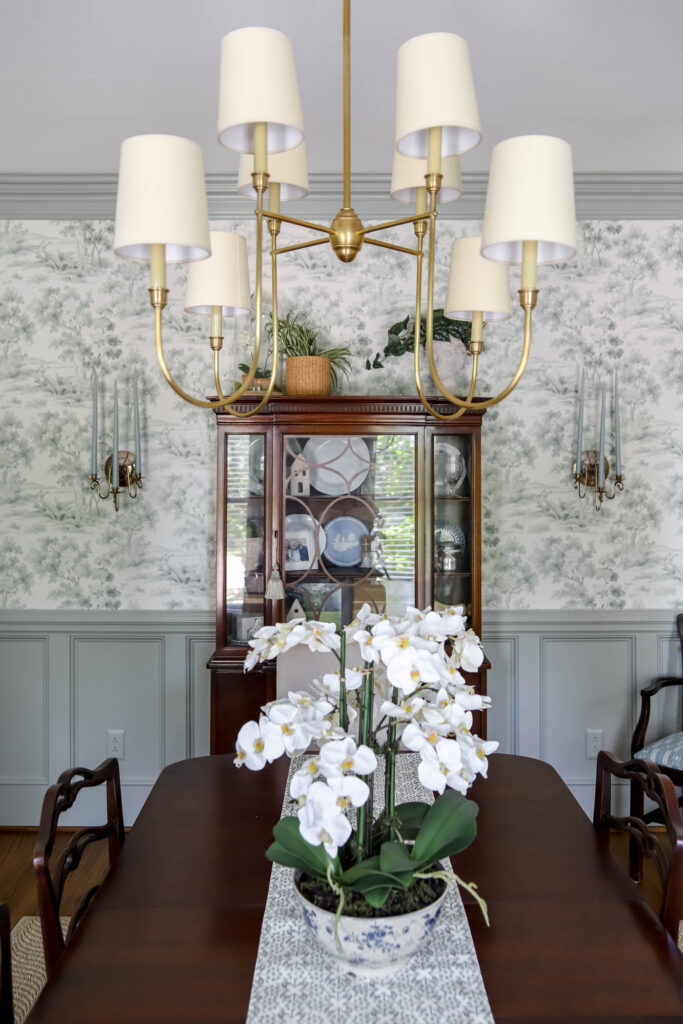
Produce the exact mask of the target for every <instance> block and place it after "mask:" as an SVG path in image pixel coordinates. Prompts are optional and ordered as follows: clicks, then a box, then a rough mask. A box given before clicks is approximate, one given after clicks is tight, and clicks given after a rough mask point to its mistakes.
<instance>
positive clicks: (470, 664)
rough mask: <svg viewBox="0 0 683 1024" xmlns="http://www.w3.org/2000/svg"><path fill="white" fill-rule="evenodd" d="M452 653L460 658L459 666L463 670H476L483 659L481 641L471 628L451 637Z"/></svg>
mask: <svg viewBox="0 0 683 1024" xmlns="http://www.w3.org/2000/svg"><path fill="white" fill-rule="evenodd" d="M453 653H454V655H456V656H457V657H458V659H459V660H460V667H461V668H462V669H463V671H464V672H476V671H477V669H478V668H479V666H480V665H481V663H482V661H483V660H484V652H483V651H482V649H481V641H480V640H479V637H478V636H477V634H476V633H475V632H474V630H472V629H468V630H467V632H466V633H465V634H463V635H462V636H457V637H454V638H453Z"/></svg>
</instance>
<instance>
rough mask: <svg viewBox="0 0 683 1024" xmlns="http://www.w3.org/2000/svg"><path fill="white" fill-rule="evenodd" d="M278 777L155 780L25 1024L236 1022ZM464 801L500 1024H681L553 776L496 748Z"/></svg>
mask: <svg viewBox="0 0 683 1024" xmlns="http://www.w3.org/2000/svg"><path fill="white" fill-rule="evenodd" d="M287 767H288V762H287V761H286V759H283V760H282V761H281V762H277V763H276V764H273V765H271V766H270V767H269V768H266V769H265V770H264V771H262V772H256V773H252V772H249V771H247V770H245V769H243V770H241V771H240V772H239V773H238V772H237V770H236V769H234V768H233V766H232V758H230V757H210V758H209V757H207V758H197V759H194V760H191V761H181V762H179V763H178V764H174V765H170V766H169V767H168V768H166V769H165V770H164V771H163V772H162V774H161V776H160V777H159V779H158V781H157V783H156V785H155V786H154V789H153V790H152V793H151V794H150V796H149V798H148V800H147V802H146V804H145V806H144V807H143V809H142V811H141V813H140V815H139V817H138V819H137V821H136V823H135V826H134V827H133V830H132V831H131V833H130V834H129V836H128V838H127V841H126V844H125V846H124V849H123V851H122V855H121V860H120V863H119V866H118V868H117V869H116V871H115V872H114V873H112V875H110V877H109V879H108V881H107V883H106V884H105V886H104V887H103V888H102V890H101V892H100V894H99V895H98V897H97V898H96V900H95V902H94V904H93V906H92V909H91V910H90V912H89V914H88V916H87V918H86V919H85V921H84V922H83V924H82V925H81V927H80V928H79V929H78V931H77V932H76V934H75V936H74V938H73V939H72V941H71V943H70V945H69V947H68V948H67V950H66V952H65V954H64V955H63V957H62V959H61V961H60V963H59V965H58V968H57V970H56V972H55V974H54V975H53V977H52V978H51V979H50V981H49V982H48V984H47V986H46V987H45V989H44V991H43V993H42V995H41V997H40V999H39V1000H38V1002H37V1003H36V1006H35V1007H34V1009H33V1011H32V1013H31V1016H30V1018H29V1019H30V1021H31V1022H32V1024H35V1022H38V1021H51V1022H57V1021H60V1022H61V1021H63V1022H67V1021H68V1022H69V1024H80V1022H83V1024H86V1022H87V1024H98V1022H107V1024H112V1022H117V1024H119V1022H164V1024H172V1022H185V1024H190V1022H193V1024H194V1022H202V1024H204V1022H209V1021H222V1022H232V1021H243V1020H244V1019H245V1017H246V1012H247V1007H248V1003H249V993H250V988H251V978H252V972H253V968H254V962H255V958H256V951H257V947H258V940H259V931H260V926H261V918H262V915H263V907H264V904H265V899H266V895H267V891H268V879H269V875H270V864H269V863H268V861H266V859H265V857H264V856H263V851H264V850H265V849H266V846H267V845H268V843H269V841H270V836H271V829H272V826H273V824H274V823H275V821H276V820H277V818H278V816H279V812H280V807H281V804H282V795H283V789H284V782H285V777H286V771H287ZM472 796H473V797H474V798H475V799H476V800H477V802H478V803H479V805H480V814H479V834H478V836H477V839H476V840H475V842H474V844H473V845H472V846H471V847H470V848H469V850H466V851H465V852H464V853H462V854H460V855H459V856H458V857H457V858H455V859H454V865H455V868H456V871H457V872H458V874H459V875H460V876H461V877H462V878H465V879H467V880H472V881H476V882H477V884H478V885H479V888H480V891H481V893H482V894H483V896H484V897H485V899H486V900H487V902H488V906H489V913H490V916H491V927H490V928H488V929H487V927H486V925H485V924H484V923H483V921H482V919H481V915H480V913H479V910H478V908H477V907H476V906H475V905H474V904H473V903H472V902H471V900H470V898H469V897H468V896H467V894H466V893H465V894H464V896H465V902H466V905H467V913H468V917H469V920H470V925H471V928H472V934H473V937H474V941H475V946H476V949H477V955H478V957H479V962H480V966H481V970H482V975H483V978H484V983H485V985H486V990H487V993H488V997H489V1001H490V1003H491V1008H492V1010H493V1013H494V1017H495V1020H496V1021H505V1022H508V1024H523V1022H525V1024H528V1022H532V1021H550V1020H552V1022H553V1024H570V1022H577V1021H583V1022H598V1021H601V1022H607V1021H610V1022H614V1024H616V1022H619V1024H625V1022H636V1021H639V1022H655V1021H656V1022H660V1024H661V1022H664V1021H670V1022H673V1021H680V1020H681V1018H682V1015H683V1002H682V999H683V958H682V957H681V955H680V954H679V952H678V950H677V949H676V948H675V946H674V945H673V943H672V942H671V941H670V940H669V939H668V937H667V936H666V933H665V932H664V930H663V929H662V927H661V925H660V924H659V921H658V920H657V918H656V916H655V915H654V914H653V913H652V911H651V910H650V908H649V906H648V904H647V903H646V902H645V900H644V899H643V898H642V897H641V895H640V893H639V892H638V890H637V888H636V887H635V886H634V885H633V883H632V882H631V881H630V880H629V879H628V877H627V876H626V875H625V874H624V873H623V872H622V870H621V868H620V867H619V865H618V864H617V863H616V861H615V860H614V859H613V858H612V855H611V854H610V853H609V851H608V850H607V849H606V848H605V847H604V845H603V844H602V843H601V842H600V840H599V839H598V837H597V836H596V834H595V832H594V830H593V827H592V825H591V824H590V822H589V821H588V819H587V818H586V816H585V814H584V813H583V811H582V810H581V808H580V807H579V805H578V804H577V803H576V801H575V800H574V798H573V796H572V795H571V793H570V792H569V790H568V789H567V787H566V786H565V785H564V783H563V782H562V780H561V779H560V778H559V776H558V775H557V773H556V772H555V771H554V770H553V769H552V768H551V767H550V766H549V765H547V764H544V763H543V762H542V761H535V760H532V759H530V758H524V757H513V756H511V755H506V754H496V755H494V756H493V757H492V758H491V763H490V770H489V778H488V780H478V781H477V783H476V785H475V786H474V787H473V790H472ZM443 1020H444V1021H449V1020H454V1018H453V1017H450V1016H449V1014H448V1009H447V1008H444V1016H443ZM368 1021H369V1024H371V1017H369V1018H368ZM298 1024H322V1022H319V1021H311V1022H306V1021H303V1020H302V1021H299V1022H298ZM459 1024H467V1022H459Z"/></svg>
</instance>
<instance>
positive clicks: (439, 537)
mask: <svg viewBox="0 0 683 1024" xmlns="http://www.w3.org/2000/svg"><path fill="white" fill-rule="evenodd" d="M437 544H455V546H456V548H460V550H464V549H465V546H466V544H467V540H466V538H465V534H464V533H463V531H462V530H461V529H460V527H459V526H458V525H457V523H449V522H448V520H447V519H435V520H434V546H435V547H436V545H437Z"/></svg>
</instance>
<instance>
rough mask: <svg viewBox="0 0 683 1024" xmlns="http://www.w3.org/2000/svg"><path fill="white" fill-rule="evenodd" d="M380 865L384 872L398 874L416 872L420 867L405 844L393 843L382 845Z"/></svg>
mask: <svg viewBox="0 0 683 1024" xmlns="http://www.w3.org/2000/svg"><path fill="white" fill-rule="evenodd" d="M379 863H380V867H381V869H382V871H387V872H389V873H391V874H397V873H398V872H400V871H410V872H413V871H416V870H417V868H418V865H417V864H416V863H415V861H414V860H413V858H412V857H411V856H410V850H409V848H408V847H407V846H406V845H405V844H404V843H399V842H396V841H395V840H392V841H391V842H386V843H382V847H381V849H380V851H379Z"/></svg>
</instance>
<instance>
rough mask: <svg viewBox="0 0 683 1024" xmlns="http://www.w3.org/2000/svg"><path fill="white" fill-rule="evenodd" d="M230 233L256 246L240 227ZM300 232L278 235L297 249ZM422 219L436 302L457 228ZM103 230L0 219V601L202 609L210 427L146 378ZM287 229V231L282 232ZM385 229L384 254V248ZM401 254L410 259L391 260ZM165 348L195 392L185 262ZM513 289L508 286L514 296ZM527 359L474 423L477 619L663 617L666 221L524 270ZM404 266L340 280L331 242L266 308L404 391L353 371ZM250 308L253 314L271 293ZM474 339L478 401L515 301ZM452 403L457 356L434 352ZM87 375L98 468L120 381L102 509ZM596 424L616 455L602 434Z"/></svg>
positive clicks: (671, 601)
mask: <svg viewBox="0 0 683 1024" xmlns="http://www.w3.org/2000/svg"><path fill="white" fill-rule="evenodd" d="M213 226H214V227H218V228H226V229H229V230H240V231H243V232H244V233H245V234H246V235H247V238H248V240H249V244H250V247H251V263H252V266H253V230H252V225H251V223H250V222H248V221H245V223H244V224H226V223H218V224H215V225H213ZM298 230H299V229H297V228H292V229H291V236H292V238H294V237H295V235H296V232H297V231H298ZM479 230H480V225H479V224H477V223H476V222H472V223H467V222H458V221H447V222H444V223H442V224H440V226H439V243H438V250H439V261H438V262H439V270H438V273H437V305H439V304H441V301H442V298H443V295H444V293H445V286H446V277H447V264H448V253H449V252H450V245H451V242H452V240H453V238H455V237H459V236H460V235H468V234H469V235H471V234H477V233H479ZM112 235H113V225H112V224H111V223H110V222H105V221H99V222H87V221H75V222H64V221H51V222H40V221H25V222H20V221H5V222H2V223H0V267H1V274H0V356H1V357H2V373H1V374H0V442H1V443H0V480H2V484H3V486H2V490H0V606H2V607H6V608H24V607H28V608H78V609H88V608H92V609H136V608H137V609H172V608H178V609H207V610H208V609H210V608H212V607H213V606H214V586H215V584H214V576H215V574H214V562H215V543H214V539H215V521H214V519H215V454H214V428H213V414H212V413H207V412H205V411H203V410H197V409H194V408H192V407H190V406H189V405H186V404H185V403H183V402H182V401H180V400H179V399H178V398H176V396H175V395H174V394H173V393H172V392H171V390H170V389H169V388H168V386H167V385H166V383H165V382H164V381H163V379H162V377H161V374H160V372H159V371H158V369H157V366H156V360H155V355H154V338H153V329H152V313H151V309H150V307H149V305H148V300H147V291H146V289H147V273H146V267H145V266H142V265H139V264H135V263H129V262H126V261H123V260H120V259H119V258H118V257H116V256H115V255H114V254H113V252H112V248H111V246H112ZM282 237H283V243H282V244H286V242H284V238H286V237H288V236H287V234H286V233H285V232H283V236H282ZM402 237H403V236H402V235H401V233H400V231H399V230H398V229H397V230H396V232H395V233H394V239H395V240H396V241H399V242H400V241H401V240H402ZM403 260H405V262H403ZM169 284H170V287H171V296H170V303H169V308H168V310H167V314H168V315H167V316H166V337H167V354H168V360H169V364H170V366H171V368H172V370H173V372H174V373H175V374H176V375H177V377H178V379H179V380H180V381H181V383H183V384H184V385H185V386H186V387H188V388H189V389H190V390H194V391H195V392H200V393H201V392H204V393H210V391H211V388H212V384H211V375H210V359H209V355H210V353H209V347H208V341H207V335H208V330H207V326H208V325H207V322H206V321H205V319H204V318H200V317H191V316H187V315H185V314H184V313H183V309H182V302H183V291H184V271H183V269H182V268H177V269H174V270H173V271H172V273H171V274H170V281H169ZM516 287H518V281H517V277H516V275H514V274H513V294H514V296H515V301H516V293H515V292H514V289H515V288H516ZM539 287H540V289H541V291H540V297H539V305H538V307H537V310H536V314H535V330H534V340H533V346H532V355H531V359H530V363H529V368H528V369H527V372H526V374H525V376H524V378H523V379H522V382H521V384H520V385H519V387H518V388H517V390H516V391H515V392H514V393H513V394H512V395H511V396H510V397H509V398H508V399H506V401H505V402H504V403H503V404H502V405H500V406H499V407H497V408H494V409H492V410H490V411H489V412H488V413H487V414H486V416H485V417H484V428H483V583H484V606H485V607H486V608H532V609H540V608H543V609H550V608H584V609H590V608H605V609H609V608H612V609H619V608H660V609H666V608H679V607H680V606H681V602H682V601H683V553H682V545H681V535H682V533H683V460H682V459H681V457H682V455H683V412H682V399H683V224H681V223H678V222H669V221H662V222H653V221H647V222H642V223H640V222H633V221H624V222H614V221H596V222H583V223H582V224H581V226H580V249H579V254H578V256H577V258H576V259H575V260H574V261H572V262H570V263H568V264H565V265H563V266H561V267H545V268H541V270H540V271H539ZM413 295H414V267H413V263H412V262H411V259H410V258H409V257H407V256H406V257H397V256H396V255H395V254H390V253H385V252H383V251H382V250H374V249H373V250H372V251H363V252H362V253H361V254H360V256H359V258H358V259H357V260H356V262H355V263H353V264H351V265H350V266H346V267H343V266H341V265H340V264H339V263H338V262H337V260H336V258H335V257H334V255H333V254H332V253H331V252H330V251H328V250H327V248H325V249H324V250H323V251H321V250H320V249H313V250H310V249H309V250H303V251H301V252H299V253H296V254H292V255H291V256H290V257H285V258H283V259H282V262H281V267H280V302H281V308H282V312H287V311H288V310H293V311H302V312H305V314H306V315H307V316H308V318H309V320H310V321H311V322H312V323H313V324H314V325H315V326H319V327H320V328H321V337H322V339H323V340H324V341H326V342H328V341H329V342H333V343H334V344H340V345H347V346H348V347H349V348H350V349H351V350H352V352H353V369H352V373H351V376H350V378H349V382H353V383H352V384H350V383H349V382H346V387H347V388H350V387H351V386H353V387H354V388H358V389H359V390H362V391H363V392H365V393H377V392H379V393H394V394H406V393H412V391H413V384H412V356H411V355H409V354H406V355H403V356H400V357H389V358H388V359H387V360H386V361H385V365H384V368H383V369H372V370H366V369H365V365H366V359H368V358H369V359H370V360H371V361H372V360H373V358H374V355H375V353H376V352H382V351H383V349H384V346H385V345H386V343H387V331H388V328H389V326H390V325H391V324H393V323H395V322H396V321H398V320H400V319H403V318H404V317H405V316H406V315H407V314H408V313H410V312H411V309H412V305H413ZM264 308H265V309H266V310H267V309H268V308H269V304H268V299H267V298H266V302H265V306H264ZM514 308H515V310H516V313H515V315H514V316H513V318H512V320H511V321H508V322H507V323H505V324H500V325H493V324H492V325H490V326H487V327H486V329H485V334H484V339H485V352H484V355H483V357H482V361H481V362H482V372H483V378H482V386H481V388H480V392H481V393H484V392H488V393H493V392H494V389H495V391H498V390H500V387H501V386H502V384H503V383H504V382H505V381H506V379H507V378H508V377H509V376H510V375H511V374H512V372H513V370H514V367H515V365H516V362H517V358H518V354H519V349H520V344H521V311H520V310H519V307H518V306H516V305H515V307H514ZM226 334H227V338H226V350H227V351H226V353H225V354H226V362H225V366H224V376H225V377H226V379H228V380H232V379H233V377H234V375H235V373H236V367H237V363H239V362H243V361H244V360H245V356H246V354H247V349H246V347H245V345H244V342H245V339H246V337H247V335H248V324H246V323H241V324H240V325H239V326H236V327H235V329H234V332H233V333H232V337H231V328H230V327H229V326H228V328H227V331H226ZM437 357H438V362H439V366H440V367H442V370H443V376H444V379H445V380H446V381H447V382H448V383H449V384H450V385H451V386H452V387H457V388H458V389H460V390H462V389H463V387H464V384H465V380H466V379H467V373H468V356H467V354H466V353H465V351H464V349H463V348H462V346H461V345H460V344H459V343H458V342H453V343H442V344H439V345H438V346H437ZM583 367H585V369H586V385H587V396H586V415H585V423H584V447H592V446H596V447H597V433H598V423H597V417H598V399H599V388H600V382H601V380H602V379H605V380H606V381H607V382H608V394H610V393H611V390H612V380H613V375H614V371H615V369H617V368H618V370H619V385H620V397H621V424H622V452H623V463H624V475H625V484H626V490H625V492H624V493H623V494H622V495H620V496H618V497H617V498H616V499H615V500H614V501H613V502H608V503H606V505H605V507H604V508H603V510H602V511H601V512H599V513H596V512H595V511H594V509H593V508H592V505H591V504H590V503H589V502H588V501H587V500H584V501H580V500H579V499H578V497H577V496H576V493H575V492H574V490H573V485H572V480H571V475H570V474H571V463H572V461H573V456H574V448H575V443H576V442H575V435H576V419H577V411H578V401H577V391H578V382H579V378H580V373H581V369H582V368H583ZM93 369H96V370H97V373H98V377H99V380H100V432H99V437H100V453H99V464H100V467H102V466H103V465H104V460H105V458H106V456H107V455H108V454H109V447H110V445H111V433H112V395H113V386H114V381H118V387H119V401H120V421H121V426H120V441H121V445H120V446H121V447H125V446H128V447H132V433H133V429H132V381H133V372H134V370H135V369H137V373H138V378H139V383H140V396H141V412H142V428H143V459H144V465H143V476H144V490H143V492H142V494H141V495H140V496H139V497H138V499H137V500H136V501H130V500H129V499H128V498H127V497H125V496H124V497H123V499H122V507H121V510H120V512H119V513H118V514H115V513H114V510H113V506H112V503H111V501H107V502H105V501H100V500H99V499H97V498H96V497H94V496H93V495H92V494H91V492H90V489H89V471H90V431H91V375H92V371H93ZM611 413H612V409H611V402H610V427H609V429H608V438H609V441H608V452H607V455H608V458H609V459H610V461H612V455H613V452H612V451H611V443H612V441H613V430H612V427H611Z"/></svg>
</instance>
